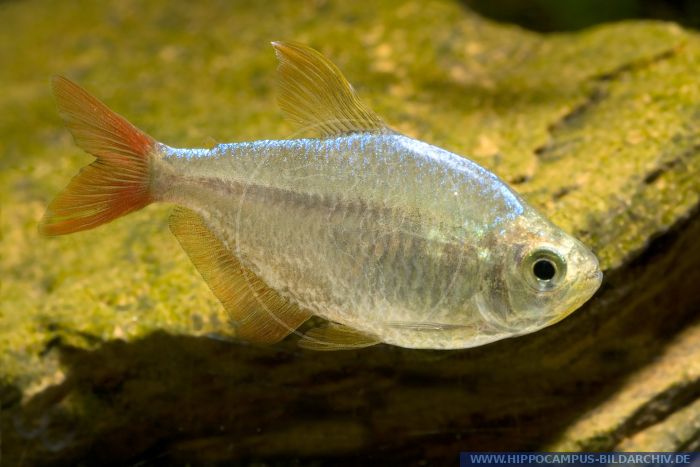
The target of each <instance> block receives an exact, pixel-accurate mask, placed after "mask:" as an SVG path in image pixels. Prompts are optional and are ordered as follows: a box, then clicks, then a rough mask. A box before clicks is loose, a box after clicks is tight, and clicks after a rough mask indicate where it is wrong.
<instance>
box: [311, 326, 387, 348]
mask: <svg viewBox="0 0 700 467" xmlns="http://www.w3.org/2000/svg"><path fill="white" fill-rule="evenodd" d="M379 343H380V340H379V339H377V338H376V337H374V336H371V335H369V334H365V333H363V332H361V331H358V330H356V329H353V328H350V327H348V326H344V325H342V324H338V323H328V325H327V326H324V327H317V328H312V329H310V330H308V331H307V332H306V334H304V336H303V337H302V338H301V340H299V347H302V348H304V349H310V350H350V349H361V348H363V347H370V346H372V345H376V344H379Z"/></svg>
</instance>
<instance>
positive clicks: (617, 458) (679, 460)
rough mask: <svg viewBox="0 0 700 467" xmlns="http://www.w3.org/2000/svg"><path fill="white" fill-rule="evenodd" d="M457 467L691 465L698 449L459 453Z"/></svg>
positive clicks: (699, 456) (698, 461)
mask: <svg viewBox="0 0 700 467" xmlns="http://www.w3.org/2000/svg"><path fill="white" fill-rule="evenodd" d="M459 465H460V467H472V466H480V467H488V466H500V465H504V466H518V465H526V466H540V465H541V466H547V467H576V466H600V465H605V466H635V467H642V466H658V467H661V466H678V467H680V466H692V467H700V453H698V452H462V453H460V454H459Z"/></svg>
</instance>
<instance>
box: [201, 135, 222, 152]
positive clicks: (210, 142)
mask: <svg viewBox="0 0 700 467" xmlns="http://www.w3.org/2000/svg"><path fill="white" fill-rule="evenodd" d="M218 145H219V142H218V141H217V140H215V139H214V138H212V137H211V136H207V137H206V138H204V148H205V149H214V148H215V147H217V146H218Z"/></svg>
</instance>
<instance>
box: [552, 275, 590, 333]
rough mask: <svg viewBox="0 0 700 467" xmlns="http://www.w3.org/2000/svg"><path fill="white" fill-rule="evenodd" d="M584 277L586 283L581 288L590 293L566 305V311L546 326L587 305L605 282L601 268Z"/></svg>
mask: <svg viewBox="0 0 700 467" xmlns="http://www.w3.org/2000/svg"><path fill="white" fill-rule="evenodd" d="M583 279H584V280H583V282H584V284H582V285H581V288H580V289H579V290H588V291H589V292H588V294H587V295H586V296H584V298H583V300H574V301H573V302H571V303H570V304H569V306H567V307H566V311H564V312H563V313H560V314H558V315H557V316H554V317H553V318H552V319H550V320H549V321H548V322H547V324H546V326H551V325H552V324H556V323H558V322H559V321H561V320H563V319H564V318H566V317H567V316H569V315H570V314H571V313H573V312H574V311H576V310H578V309H579V308H581V307H582V306H583V305H585V304H586V303H587V302H588V301H589V300H590V299H591V297H593V295H595V293H596V292H597V291H598V289H599V288H600V286H601V284H602V283H603V272H602V271H601V270H600V269H597V268H596V269H595V270H593V271H591V272H589V273H588V274H586V275H585V276H584V278H583Z"/></svg>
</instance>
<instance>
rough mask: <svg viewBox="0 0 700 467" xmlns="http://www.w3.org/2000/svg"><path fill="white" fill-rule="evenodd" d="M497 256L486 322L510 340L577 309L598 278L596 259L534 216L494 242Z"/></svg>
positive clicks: (530, 214) (521, 219)
mask: <svg viewBox="0 0 700 467" xmlns="http://www.w3.org/2000/svg"><path fill="white" fill-rule="evenodd" d="M495 243H496V244H498V245H499V247H498V250H499V254H498V255H497V256H496V258H495V266H494V267H495V271H494V272H495V274H494V275H495V276H496V279H495V280H494V281H493V283H492V284H490V285H491V289H490V290H484V291H483V293H484V295H486V296H489V297H490V300H489V301H490V302H491V306H490V307H489V312H488V313H487V314H488V316H487V320H488V321H490V322H491V323H492V324H494V325H495V327H497V328H498V329H500V330H501V331H507V332H508V333H510V334H511V335H518V334H526V333H529V332H533V331H536V330H538V329H541V328H544V327H546V326H549V325H551V324H554V323H556V322H558V321H560V320H562V319H564V318H565V317H566V316H568V315H569V314H571V313H572V312H573V311H575V310H576V309H578V308H579V307H580V306H581V305H583V304H584V303H585V302H586V301H588V299H590V298H591V297H592V296H593V294H594V293H595V292H596V290H598V288H599V287H600V284H601V282H602V279H603V273H602V272H601V270H600V265H599V263H598V258H596V256H595V255H594V254H593V252H591V251H590V250H589V249H588V248H587V247H586V246H585V245H584V244H583V243H581V242H580V241H579V240H577V239H576V238H574V237H572V236H571V235H569V234H567V233H566V232H564V231H563V230H561V229H559V228H558V227H557V226H555V225H554V224H552V223H551V222H550V221H548V220H547V219H546V218H544V217H543V216H541V215H539V214H538V213H536V212H534V211H532V212H526V213H525V214H524V215H522V216H519V218H518V219H516V220H515V221H513V223H512V225H511V226H510V228H507V229H504V230H503V231H502V233H501V235H499V238H497V239H495Z"/></svg>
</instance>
